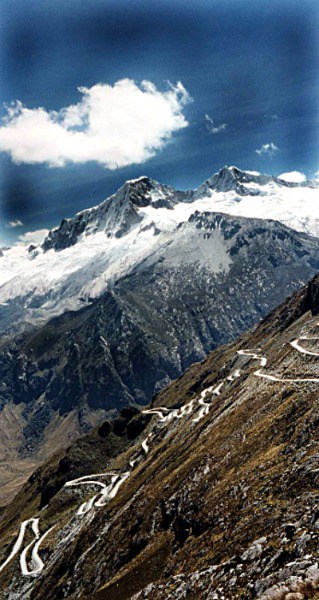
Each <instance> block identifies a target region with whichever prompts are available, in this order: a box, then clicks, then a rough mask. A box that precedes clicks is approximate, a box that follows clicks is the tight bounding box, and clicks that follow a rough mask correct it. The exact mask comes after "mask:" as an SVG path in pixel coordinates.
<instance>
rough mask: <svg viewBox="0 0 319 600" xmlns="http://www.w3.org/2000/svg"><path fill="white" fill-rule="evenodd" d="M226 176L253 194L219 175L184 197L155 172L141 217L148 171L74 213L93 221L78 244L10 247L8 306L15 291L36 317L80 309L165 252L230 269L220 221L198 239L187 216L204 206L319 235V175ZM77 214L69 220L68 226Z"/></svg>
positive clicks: (4, 296)
mask: <svg viewBox="0 0 319 600" xmlns="http://www.w3.org/2000/svg"><path fill="white" fill-rule="evenodd" d="M225 177H226V178H227V181H230V183H231V184H232V182H234V183H235V184H236V181H237V180H238V181H239V182H240V185H241V188H242V189H246V191H247V195H246V194H245V195H241V194H239V193H237V191H236V189H231V190H230V191H216V190H215V189H212V188H211V187H210V182H211V181H212V180H214V181H215V180H216V178H217V180H218V175H216V176H214V177H213V178H211V179H210V180H207V182H206V183H205V184H203V186H200V188H198V190H196V191H195V192H194V193H193V195H192V196H191V195H188V196H187V195H185V196H184V197H182V199H180V198H181V196H178V194H177V195H176V197H175V196H174V192H173V190H172V188H168V187H165V186H161V185H160V184H157V183H156V182H154V181H151V180H149V181H151V187H150V189H149V190H148V191H147V193H146V196H145V197H146V198H147V201H148V205H147V206H143V207H138V206H134V208H132V207H131V208H130V209H129V210H130V211H131V212H132V211H133V212H134V211H135V219H134V218H133V219H132V220H131V221H130V214H131V213H130V212H129V211H128V208H129V204H128V202H129V200H128V198H127V190H128V188H129V186H128V185H127V183H129V184H132V185H133V186H135V190H137V191H138V190H140V193H142V194H144V193H145V191H144V188H143V185H142V186H141V187H139V182H140V181H141V180H143V179H145V176H141V177H139V178H137V179H135V180H134V179H133V180H130V181H129V182H127V183H126V184H124V185H123V186H122V187H121V188H120V190H118V192H117V193H116V194H114V195H113V196H111V197H110V198H108V199H106V200H105V201H104V202H102V204H100V205H99V206H97V207H93V208H91V209H87V210H86V211H82V212H81V213H78V215H77V216H76V217H75V218H74V219H77V218H78V217H79V215H81V218H83V222H84V223H87V225H86V228H85V230H84V232H83V234H82V235H79V236H78V239H77V242H76V244H74V245H73V246H70V247H67V248H65V249H64V250H60V251H55V250H54V249H51V250H48V251H46V252H43V250H42V248H41V247H38V248H36V249H35V250H33V251H32V252H29V251H28V249H27V247H25V246H22V245H17V246H14V247H12V248H9V249H4V250H3V256H1V257H0V310H1V313H3V314H5V311H9V310H10V305H11V304H12V302H13V301H14V300H15V299H16V301H17V303H18V304H19V305H20V306H22V309H21V310H22V312H23V311H24V316H23V315H22V316H21V317H20V318H24V317H25V315H26V314H27V318H28V319H29V320H31V321H36V320H41V319H42V320H43V319H47V318H50V317H52V316H56V315H58V314H61V313H62V312H64V311H65V310H76V309H78V308H80V307H81V306H83V302H89V301H91V300H92V299H94V298H97V297H99V296H100V295H101V294H102V293H103V292H104V291H106V290H107V289H108V288H109V287H110V286H112V284H113V283H114V282H115V281H116V280H118V279H119V278H120V277H122V276H124V275H126V274H128V273H129V272H130V271H131V270H132V269H133V268H136V266H137V265H139V264H141V263H142V262H145V261H149V264H151V263H152V262H154V261H156V260H158V258H159V257H160V256H161V255H162V256H164V255H165V260H166V261H167V263H168V264H170V265H171V266H172V267H174V266H176V265H179V264H183V263H190V262H194V260H195V258H196V260H197V262H198V263H199V264H200V265H203V266H205V265H206V264H207V261H209V267H210V269H211V270H212V271H213V272H215V273H218V272H220V271H227V269H229V267H230V257H229V254H228V253H227V245H226V244H225V240H224V238H223V234H222V231H220V230H219V229H218V226H217V228H216V229H215V231H214V235H213V236H209V237H206V238H205V239H204V238H203V236H202V237H201V236H200V235H199V234H198V235H197V237H196V236H195V235H192V237H191V243H190V237H189V236H190V235H191V229H190V226H189V225H186V223H187V222H188V220H189V218H190V217H191V215H193V214H194V213H195V212H196V211H197V212H198V213H199V214H202V213H204V212H218V213H226V214H229V215H233V216H243V217H251V218H262V219H276V220H278V221H281V222H282V223H284V224H286V225H288V226H290V227H292V228H294V229H296V230H298V231H305V232H307V233H309V234H312V235H316V236H319V187H318V186H316V184H315V183H311V184H305V183H303V184H301V185H298V184H294V185H293V184H290V185H289V184H285V183H284V182H280V181H279V182H278V180H276V179H272V178H270V177H265V176H260V181H258V177H259V175H258V173H257V172H253V171H246V172H242V171H240V170H238V169H236V167H230V168H229V169H227V168H226V167H225V168H224V169H223V170H222V171H221V172H220V178H221V180H222V181H224V179H225ZM250 177H251V179H250ZM256 192H257V193H258V195H256ZM159 199H166V200H169V202H170V208H167V207H156V204H155V205H154V202H155V203H156V201H158V200H159ZM74 219H68V220H67V221H66V223H67V226H68V227H70V226H72V223H73V221H74ZM126 219H128V221H126ZM70 222H71V223H70ZM183 224H184V225H183ZM122 225H124V230H122V229H123V228H122ZM125 225H127V227H126V228H125ZM121 228H122V229H121ZM119 234H120V235H119ZM34 297H36V303H35V305H36V308H34V304H33V299H34ZM8 304H9V306H8Z"/></svg>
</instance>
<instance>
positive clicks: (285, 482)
mask: <svg viewBox="0 0 319 600" xmlns="http://www.w3.org/2000/svg"><path fill="white" fill-rule="evenodd" d="M318 315H319V276H317V277H316V278H314V279H313V280H312V281H311V282H310V284H309V285H307V286H306V287H304V288H303V289H301V291H299V292H296V293H295V294H293V295H292V296H291V297H290V298H289V299H288V300H287V301H285V302H284V303H283V304H282V305H281V306H279V308H277V309H275V310H274V311H273V312H272V313H271V314H270V315H269V316H268V317H267V318H266V319H265V320H264V321H262V322H261V323H260V325H259V326H258V327H257V328H256V329H255V330H254V331H253V332H248V333H246V334H243V335H241V337H240V338H238V339H237V340H236V341H235V342H232V343H230V344H228V345H225V346H223V347H220V348H219V349H217V350H215V351H214V352H212V353H211V354H210V355H209V356H208V357H207V358H206V359H205V360H203V361H202V362H201V363H197V364H195V365H193V366H192V367H191V368H189V369H188V370H187V371H186V372H185V374H184V375H183V376H182V377H180V378H179V379H178V380H177V381H174V382H173V383H171V384H170V385H169V386H168V387H167V388H166V389H165V390H163V391H162V392H160V393H159V394H158V395H157V396H156V397H155V398H154V400H153V402H152V404H151V405H150V406H148V407H147V408H144V409H143V410H142V411H139V410H132V409H124V410H122V413H121V415H120V417H118V418H117V419H116V421H115V422H114V423H113V424H110V423H105V424H104V425H103V426H102V427H100V428H98V429H95V430H94V431H92V432H91V433H89V434H88V435H87V436H85V437H84V438H82V439H81V440H78V441H77V442H76V443H75V444H73V445H72V446H71V447H70V448H69V449H68V450H67V451H66V452H63V451H60V452H59V453H58V454H56V455H55V456H54V457H53V458H52V459H50V460H48V461H47V462H46V464H45V465H44V466H43V467H41V468H39V469H38V470H37V471H36V472H35V473H34V474H33V475H32V477H31V478H30V479H29V481H28V482H27V484H26V485H25V486H24V488H23V489H22V490H21V491H20V492H19V494H18V495H17V496H16V498H15V499H14V501H13V502H12V504H10V505H9V506H8V507H7V509H6V510H5V511H4V512H3V514H2V518H1V525H0V536H1V544H0V545H1V554H0V582H1V586H2V588H1V589H2V594H3V598H8V599H9V598H20V597H23V598H26V600H27V599H29V598H30V599H32V600H42V599H44V598H46V599H47V600H51V598H52V600H53V598H54V599H56V598H61V599H62V598H66V597H70V598H73V597H74V598H77V597H81V598H82V597H83V598H92V599H94V600H100V599H101V600H102V599H103V598H105V599H107V600H113V599H114V600H115V599H117V598H123V599H124V600H125V599H127V600H128V599H130V598H136V599H137V598H138V599H142V598H143V599H145V600H146V599H149V598H155V599H156V600H157V599H158V600H162V599H164V598H176V599H180V598H184V597H185V598H186V597H187V598H191V599H195V598H196V599H197V598H199V599H207V598H227V599H228V598H234V599H235V598H247V599H253V598H260V599H262V600H271V599H277V600H284V599H285V600H293V599H295V600H306V599H310V598H313V599H314V598H317V597H318V591H319V569H318V555H319V551H318V548H319V545H318V542H319V533H318V519H319V514H318V499H319V497H318V444H319V437H318V423H319V404H318V386H319V322H318V318H319V316H318ZM32 519H33V520H32ZM37 519H39V520H38V521H37ZM35 521H36V523H35ZM22 522H25V525H24V526H23V527H24V528H25V532H24V534H23V536H22V534H21V529H20V541H21V537H22V541H21V544H20V546H19V544H17V543H16V544H15V541H16V540H17V539H18V538H17V536H18V532H19V527H20V525H21V523H22ZM32 527H34V529H33V530H32ZM34 530H35V531H34ZM23 531H24V530H23ZM32 531H33V532H32ZM32 540H34V543H33V544H32V543H31V542H32ZM36 540H38V543H37V544H36ZM28 543H31V545H30V546H29V548H28V550H27V551H26V552H24V553H23V549H24V548H26V547H27V545H28ZM18 546H19V547H18ZM21 556H22V559H21V560H20V563H19V560H18V559H19V557H20V558H21ZM10 557H11V558H10ZM32 560H33V564H32ZM21 569H22V572H21ZM29 571H33V575H32V574H31V575H30V573H29ZM23 573H24V574H23Z"/></svg>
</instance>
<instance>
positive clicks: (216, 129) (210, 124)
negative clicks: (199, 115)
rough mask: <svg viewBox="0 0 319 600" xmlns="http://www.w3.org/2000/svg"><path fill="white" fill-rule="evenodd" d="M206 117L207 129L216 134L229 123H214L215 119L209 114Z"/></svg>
mask: <svg viewBox="0 0 319 600" xmlns="http://www.w3.org/2000/svg"><path fill="white" fill-rule="evenodd" d="M205 119H206V121H207V123H206V129H207V131H209V133H213V134H216V133H219V132H220V131H223V130H224V129H226V127H227V123H221V125H214V121H213V119H212V118H211V117H210V116H209V115H205Z"/></svg>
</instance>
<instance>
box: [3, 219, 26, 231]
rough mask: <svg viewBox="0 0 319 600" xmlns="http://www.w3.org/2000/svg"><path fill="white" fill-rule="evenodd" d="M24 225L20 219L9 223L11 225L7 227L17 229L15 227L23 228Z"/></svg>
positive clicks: (6, 226)
mask: <svg viewBox="0 0 319 600" xmlns="http://www.w3.org/2000/svg"><path fill="white" fill-rule="evenodd" d="M22 226H23V223H22V221H20V220H19V219H16V221H9V223H7V224H6V225H5V228H6V229H15V227H22Z"/></svg>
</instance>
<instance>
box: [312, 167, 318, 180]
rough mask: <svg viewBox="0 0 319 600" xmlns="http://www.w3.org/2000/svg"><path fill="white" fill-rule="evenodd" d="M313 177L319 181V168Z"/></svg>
mask: <svg viewBox="0 0 319 600" xmlns="http://www.w3.org/2000/svg"><path fill="white" fill-rule="evenodd" d="M313 178H314V180H315V181H319V169H318V171H316V172H315V173H314V175H313Z"/></svg>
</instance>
